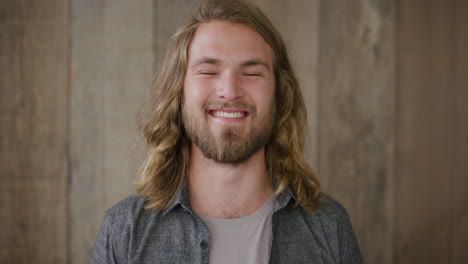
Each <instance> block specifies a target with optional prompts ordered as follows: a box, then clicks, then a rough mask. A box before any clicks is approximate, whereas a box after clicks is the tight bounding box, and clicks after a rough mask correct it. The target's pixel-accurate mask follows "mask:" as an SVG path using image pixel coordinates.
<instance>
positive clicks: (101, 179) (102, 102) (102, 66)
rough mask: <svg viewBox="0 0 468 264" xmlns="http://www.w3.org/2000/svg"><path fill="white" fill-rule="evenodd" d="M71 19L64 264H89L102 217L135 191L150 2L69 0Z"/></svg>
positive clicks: (149, 55) (148, 76) (147, 74)
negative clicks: (67, 255) (67, 244)
mask: <svg viewBox="0 0 468 264" xmlns="http://www.w3.org/2000/svg"><path fill="white" fill-rule="evenodd" d="M72 18H73V19H72V27H71V28H72V39H73V45H72V50H71V58H72V68H73V80H72V94H71V110H72V113H71V121H70V123H71V124H70V127H71V131H70V144H71V147H70V155H71V175H70V179H71V183H70V211H69V225H70V249H69V251H70V263H88V262H89V259H90V254H91V250H92V247H93V246H94V241H95V239H96V236H97V233H98V229H99V227H100V225H101V223H102V220H103V218H104V213H105V211H106V210H107V209H108V208H110V207H111V206H112V205H114V204H115V203H116V202H117V201H119V200H121V199H123V198H125V197H126V196H128V195H129V194H131V193H134V189H135V184H134V183H135V180H136V179H137V167H138V166H139V162H141V160H140V158H141V157H142V155H141V150H140V146H141V144H140V143H141V141H140V139H139V136H138V135H139V134H138V132H137V129H136V123H135V116H136V114H137V112H138V109H139V107H140V105H141V104H142V102H143V101H144V98H145V96H146V95H147V94H148V91H149V88H150V86H151V80H152V68H153V59H154V57H153V33H152V18H153V2H152V1H146V0H141V1H125V0H120V1H116V0H112V1H110V0H109V1H106V0H100V1H95V0H86V1H83V0H75V1H72Z"/></svg>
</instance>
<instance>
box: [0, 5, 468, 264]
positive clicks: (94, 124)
mask: <svg viewBox="0 0 468 264" xmlns="http://www.w3.org/2000/svg"><path fill="white" fill-rule="evenodd" d="M198 1H199V0H174V1H167V0H152V1H147V0H138V1H131V2H129V1H125V0H112V1H111V0H97V1H96V0H69V1H57V0H49V1H47V0H40V1H34V3H30V2H28V4H27V5H26V4H25V3H23V2H21V1H13V0H10V1H6V2H5V4H4V3H2V4H0V84H1V86H0V146H1V148H0V181H1V184H0V199H1V203H0V225H1V226H2V227H3V228H2V230H0V237H1V238H2V239H0V263H87V262H88V261H89V257H90V253H91V249H92V246H93V244H94V240H95V238H96V235H97V231H98V229H99V226H100V224H101V222H102V219H103V217H104V213H105V210H106V209H107V208H109V207H110V206H112V205H113V204H115V203H116V202H117V201H118V200H120V199H122V198H124V197H125V196H127V195H128V194H130V193H132V192H133V190H134V183H135V180H136V178H137V175H136V174H137V173H136V171H137V168H138V166H139V165H140V162H141V159H142V157H143V150H142V144H141V136H140V134H139V133H138V132H137V131H136V125H135V115H136V113H137V111H138V109H139V107H140V106H141V104H142V103H144V102H146V101H147V100H148V95H149V94H150V92H149V91H150V87H151V81H152V79H153V67H154V66H156V65H158V64H159V63H160V62H161V61H162V59H163V58H164V54H165V49H166V46H167V41H168V39H169V37H170V36H171V35H172V34H173V32H174V31H175V29H176V28H177V26H179V25H180V24H181V23H182V22H183V21H184V20H185V17H186V15H187V14H188V13H189V12H191V10H192V8H193V6H194V5H195V4H196V3H197V2H198ZM254 2H256V3H257V4H258V5H259V6H260V7H261V8H262V9H263V10H264V11H265V13H266V14H267V15H268V16H269V17H270V18H271V19H272V21H273V23H274V24H276V25H277V27H278V29H279V30H280V32H281V33H282V35H283V37H284V38H285V41H286V43H287V45H288V49H289V53H290V55H291V57H292V60H293V67H294V68H295V69H296V72H297V73H298V77H299V79H300V82H301V84H302V86H303V93H304V97H305V99H306V102H307V108H308V111H309V113H308V114H309V115H308V122H309V127H310V133H309V138H308V150H309V152H308V157H307V158H308V160H309V161H310V163H311V164H312V165H313V167H314V169H315V170H316V171H317V173H318V175H319V177H320V178H321V180H322V183H323V186H324V190H325V191H326V192H327V193H330V194H331V195H332V196H333V197H335V198H336V199H338V200H339V201H340V202H341V203H342V204H343V205H344V206H345V207H346V208H347V209H348V211H349V214H350V216H351V220H352V222H353V225H354V229H355V231H356V234H357V237H358V240H359V243H360V246H361V250H362V253H363V256H364V260H365V262H366V263H463V261H465V260H466V259H467V258H468V255H467V254H468V251H466V249H465V248H466V245H467V244H468V229H467V226H468V213H467V211H466V208H468V195H467V194H465V190H467V188H468V180H467V177H466V176H467V175H468V165H467V164H468V122H466V120H468V104H467V103H466V102H468V89H467V87H468V65H467V64H468V54H467V51H466V50H467V49H466V47H468V34H467V31H466V28H467V27H468V3H467V2H466V1H464V0H450V1H436V0H431V1H423V0H416V1H403V0H400V1H391V0H380V1H375V0H357V1H337V0H326V1H320V0H314V1H308V0H295V1H282V0H254ZM69 72H70V74H69ZM51 249H53V250H51Z"/></svg>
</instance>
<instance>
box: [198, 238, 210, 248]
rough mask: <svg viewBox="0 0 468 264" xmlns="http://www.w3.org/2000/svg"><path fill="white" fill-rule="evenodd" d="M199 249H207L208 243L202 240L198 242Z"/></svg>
mask: <svg viewBox="0 0 468 264" xmlns="http://www.w3.org/2000/svg"><path fill="white" fill-rule="evenodd" d="M200 247H201V248H202V249H206V248H207V247H208V242H206V241H205V240H203V241H202V242H200Z"/></svg>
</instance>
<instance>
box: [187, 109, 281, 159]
mask: <svg viewBox="0 0 468 264" xmlns="http://www.w3.org/2000/svg"><path fill="white" fill-rule="evenodd" d="M226 106H230V107H235V108H243V109H249V113H250V114H249V115H250V116H249V117H248V118H251V119H252V122H251V126H250V127H249V128H248V129H247V133H246V134H245V135H243V132H244V130H245V129H246V128H244V127H240V128H239V127H236V128H232V127H231V128H229V127H226V128H224V129H223V130H222V131H221V133H220V135H219V136H218V137H216V136H215V135H214V134H213V132H212V131H211V129H210V127H209V125H208V118H209V117H208V114H207V113H206V109H208V108H209V106H208V105H206V104H205V105H204V106H203V108H202V113H203V116H202V120H197V118H195V116H194V115H193V112H194V111H189V110H188V109H187V108H186V107H185V104H184V105H183V109H182V122H183V126H184V128H185V133H186V135H187V137H188V139H189V140H190V141H191V142H192V143H193V144H195V145H196V146H197V147H198V148H199V149H200V151H201V152H202V154H203V156H204V157H205V158H207V159H211V160H214V161H215V162H217V163H222V164H231V165H239V164H241V163H244V162H247V161H248V160H249V159H250V158H251V157H252V155H254V154H255V153H257V152H258V151H260V150H261V149H262V148H263V147H265V145H266V144H268V142H269V141H270V138H271V136H272V133H273V123H274V111H275V109H274V106H273V104H272V107H271V108H272V109H270V111H269V112H268V113H271V114H270V115H269V116H268V117H266V118H262V119H260V120H257V123H256V125H255V122H254V121H256V118H257V115H256V110H255V108H254V107H252V106H249V105H245V104H239V103H235V104H229V105H228V104H221V105H217V108H223V107H226Z"/></svg>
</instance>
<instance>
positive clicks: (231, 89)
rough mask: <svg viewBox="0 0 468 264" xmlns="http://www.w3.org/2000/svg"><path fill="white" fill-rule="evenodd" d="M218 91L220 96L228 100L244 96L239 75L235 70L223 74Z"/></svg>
mask: <svg viewBox="0 0 468 264" xmlns="http://www.w3.org/2000/svg"><path fill="white" fill-rule="evenodd" d="M216 93H217V96H218V98H221V99H225V100H227V101H235V100H238V99H240V98H242V96H244V90H243V89H242V87H241V82H240V80H239V77H238V76H236V74H235V73H233V72H226V73H224V74H223V75H222V77H221V80H220V82H219V84H218V87H217V89H216Z"/></svg>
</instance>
